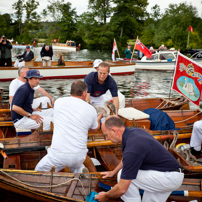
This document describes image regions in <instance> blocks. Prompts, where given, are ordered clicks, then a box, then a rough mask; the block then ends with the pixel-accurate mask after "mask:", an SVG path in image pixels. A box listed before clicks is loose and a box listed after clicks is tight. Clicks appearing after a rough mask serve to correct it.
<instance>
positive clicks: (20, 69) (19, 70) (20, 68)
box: [18, 67, 29, 76]
mask: <svg viewBox="0 0 202 202" xmlns="http://www.w3.org/2000/svg"><path fill="white" fill-rule="evenodd" d="M24 68H27V69H29V68H28V67H19V69H18V75H19V76H20V73H21V72H23V69H24Z"/></svg>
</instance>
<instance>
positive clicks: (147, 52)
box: [135, 39, 152, 58]
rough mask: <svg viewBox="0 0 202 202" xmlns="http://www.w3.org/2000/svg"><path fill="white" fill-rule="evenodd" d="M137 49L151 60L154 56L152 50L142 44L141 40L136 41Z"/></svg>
mask: <svg viewBox="0 0 202 202" xmlns="http://www.w3.org/2000/svg"><path fill="white" fill-rule="evenodd" d="M135 49H136V50H139V51H141V52H142V53H144V55H145V56H147V57H148V58H150V57H151V55H152V53H151V52H150V50H149V49H148V48H147V47H146V46H145V45H144V44H143V43H141V41H140V40H139V39H137V40H136V44H135Z"/></svg>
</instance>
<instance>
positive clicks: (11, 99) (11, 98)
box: [9, 96, 13, 105]
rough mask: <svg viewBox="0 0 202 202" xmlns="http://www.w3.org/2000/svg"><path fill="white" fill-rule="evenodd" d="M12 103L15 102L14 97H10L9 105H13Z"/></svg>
mask: <svg viewBox="0 0 202 202" xmlns="http://www.w3.org/2000/svg"><path fill="white" fill-rule="evenodd" d="M12 101H13V96H9V103H10V105H11V104H12Z"/></svg>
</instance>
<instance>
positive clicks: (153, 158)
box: [121, 128, 181, 180]
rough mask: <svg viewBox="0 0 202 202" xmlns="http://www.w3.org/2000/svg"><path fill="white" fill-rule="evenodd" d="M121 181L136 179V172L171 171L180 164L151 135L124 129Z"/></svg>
mask: <svg viewBox="0 0 202 202" xmlns="http://www.w3.org/2000/svg"><path fill="white" fill-rule="evenodd" d="M122 150H123V169H122V174H121V179H126V180H132V179H136V176H137V173H138V170H156V171H162V172H166V171H173V170H176V169H178V168H180V167H181V166H180V164H179V163H178V162H177V160H176V159H175V158H174V157H173V156H172V154H170V152H169V151H167V150H166V148H165V147H164V146H163V145H161V143H160V142H158V141H157V140H156V139H155V138H154V137H153V136H152V135H150V134H149V133H147V132H146V131H144V130H143V129H139V128H134V129H129V128H126V129H125V131H124V134H123V137H122Z"/></svg>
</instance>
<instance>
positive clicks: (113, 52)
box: [112, 39, 117, 61]
mask: <svg viewBox="0 0 202 202" xmlns="http://www.w3.org/2000/svg"><path fill="white" fill-rule="evenodd" d="M116 50H117V46H116V40H115V39H114V44H113V49H112V60H113V61H115V51H116Z"/></svg>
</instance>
